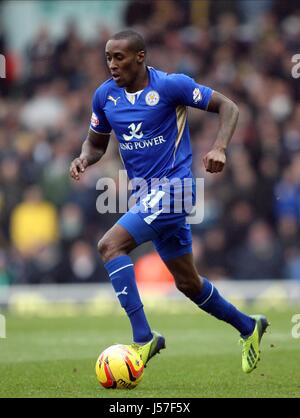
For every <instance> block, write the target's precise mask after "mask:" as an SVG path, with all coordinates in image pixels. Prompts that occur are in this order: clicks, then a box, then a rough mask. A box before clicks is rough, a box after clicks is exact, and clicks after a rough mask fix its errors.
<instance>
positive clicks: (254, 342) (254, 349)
mask: <svg viewBox="0 0 300 418" xmlns="http://www.w3.org/2000/svg"><path fill="white" fill-rule="evenodd" d="M251 318H253V319H254V320H255V321H256V325H255V328H254V331H253V333H252V334H251V335H249V337H247V338H241V339H240V342H241V344H242V345H243V348H242V369H243V371H244V372H245V373H251V372H252V371H253V370H254V369H256V366H257V362H258V361H259V357H260V350H259V345H260V341H261V339H262V336H263V334H264V333H265V332H266V329H267V327H268V325H269V323H268V321H267V318H266V317H265V316H263V315H251Z"/></svg>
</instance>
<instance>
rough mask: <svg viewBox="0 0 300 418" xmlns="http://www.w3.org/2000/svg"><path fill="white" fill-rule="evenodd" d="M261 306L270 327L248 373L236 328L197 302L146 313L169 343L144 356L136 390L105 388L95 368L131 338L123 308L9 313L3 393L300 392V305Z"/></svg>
mask: <svg viewBox="0 0 300 418" xmlns="http://www.w3.org/2000/svg"><path fill="white" fill-rule="evenodd" d="M260 310H261V309H260ZM247 311H248V312H249V310H247ZM250 313H251V312H250ZM252 313H254V311H253V312H252ZM264 313H266V314H267V316H268V319H269V321H270V322H271V327H270V328H269V330H268V333H267V334H266V335H265V336H264V338H263V342H262V357H261V361H260V362H259V365H258V368H257V369H256V370H254V372H253V373H251V374H250V375H246V374H244V373H243V372H242V370H241V348H240V346H239V345H238V343H237V341H238V333H237V332H236V331H235V330H234V329H232V328H231V327H230V326H228V325H227V324H224V323H221V322H219V321H217V320H215V319H214V318H212V317H210V316H208V315H205V314H202V313H198V312H196V311H194V310H191V311H190V312H184V313H179V312H178V313H175V312H174V313H169V314H168V313H163V314H162V313H161V314H157V313H150V314H149V319H150V323H151V325H152V328H153V329H157V330H159V331H160V332H161V333H163V334H164V335H165V337H166V344H167V349H166V350H163V351H162V352H161V353H160V355H157V356H155V357H154V358H153V359H152V360H151V361H150V362H149V364H148V367H147V368H146V369H145V373H144V377H143V381H142V382H141V383H140V384H139V386H138V387H137V388H135V389H133V390H112V389H104V388H102V387H100V386H99V384H98V382H97V380H96V377H95V372H94V366H95V361H96V358H97V356H98V354H99V353H100V352H101V351H102V350H103V349H104V348H106V347H107V346H109V345H111V344H114V343H125V344H126V343H129V342H130V337H131V331H130V327H129V324H128V322H127V318H126V317H125V316H123V315H116V316H114V315H111V314H109V315H101V316H91V315H87V314H79V313H78V314H77V315H76V314H74V315H72V316H70V317H66V316H63V315H62V316H61V317H59V316H57V317H53V316H52V317H51V316H50V317H48V318H47V317H32V316H31V317H28V316H25V317H23V316H20V315H18V316H14V315H8V316H7V318H6V326H7V338H6V339H0V376H1V385H0V397H1V398H5V397H68V398H70V397H72V398H73V397H96V398H156V397H157V398H203V397H291V398H292V397H300V368H299V365H300V338H293V337H292V334H291V330H292V327H293V323H292V322H291V318H292V316H293V315H295V314H296V313H300V307H296V308H294V309H291V308H290V309H281V310H280V311H279V310H269V311H264ZM298 329H299V328H298Z"/></svg>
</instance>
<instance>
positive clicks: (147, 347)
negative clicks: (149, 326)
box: [130, 331, 166, 367]
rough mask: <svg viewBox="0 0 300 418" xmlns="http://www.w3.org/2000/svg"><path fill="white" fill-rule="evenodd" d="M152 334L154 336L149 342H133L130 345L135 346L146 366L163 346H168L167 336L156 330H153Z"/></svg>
mask: <svg viewBox="0 0 300 418" xmlns="http://www.w3.org/2000/svg"><path fill="white" fill-rule="evenodd" d="M152 334H153V338H152V340H150V341H149V342H148V343H146V344H143V345H141V344H136V343H133V344H131V345H130V347H132V348H134V349H135V350H136V351H137V352H138V353H139V355H140V357H141V359H142V360H143V363H144V366H145V367H146V364H147V363H148V361H149V360H150V359H151V358H152V357H153V356H155V354H157V353H159V352H160V350H162V349H163V348H166V342H165V337H163V336H162V335H160V334H159V333H158V332H156V331H152Z"/></svg>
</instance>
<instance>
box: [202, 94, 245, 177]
mask: <svg viewBox="0 0 300 418" xmlns="http://www.w3.org/2000/svg"><path fill="white" fill-rule="evenodd" d="M206 110H207V111H208V112H214V113H218V114H219V130H218V134H217V138H216V140H215V143H214V145H213V148H212V150H211V151H209V152H208V153H207V154H206V155H205V157H204V158H203V162H204V166H205V168H206V171H208V172H209V173H219V172H220V171H222V170H223V168H224V165H225V163H226V149H227V146H228V144H229V141H230V139H231V137H232V135H233V133H234V130H235V128H236V124H237V121H238V117H239V109H238V107H237V105H236V104H235V103H234V102H233V101H232V100H230V99H229V98H228V97H226V96H223V94H221V93H218V92H216V91H214V92H213V93H212V95H211V98H210V101H209V103H208V106H207V109H206Z"/></svg>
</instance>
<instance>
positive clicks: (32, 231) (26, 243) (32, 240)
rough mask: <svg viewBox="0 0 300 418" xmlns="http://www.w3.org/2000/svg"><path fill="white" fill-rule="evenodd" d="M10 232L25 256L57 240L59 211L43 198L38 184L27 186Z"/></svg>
mask: <svg viewBox="0 0 300 418" xmlns="http://www.w3.org/2000/svg"><path fill="white" fill-rule="evenodd" d="M10 233H11V240H12V243H13V245H14V246H15V248H16V249H17V250H18V251H19V252H20V253H21V254H23V255H24V256H32V255H34V254H35V253H36V251H37V250H38V249H40V248H43V247H44V246H47V245H49V244H52V243H55V242H56V241H57V239H58V220H57V211H56V209H55V207H54V206H53V205H52V204H51V203H49V202H46V201H44V200H43V198H42V192H41V190H40V188H39V187H38V186H31V187H30V188H27V189H26V190H25V192H24V199H23V201H22V202H21V203H19V204H18V205H16V207H15V208H14V209H13V211H12V214H11V224H10Z"/></svg>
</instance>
